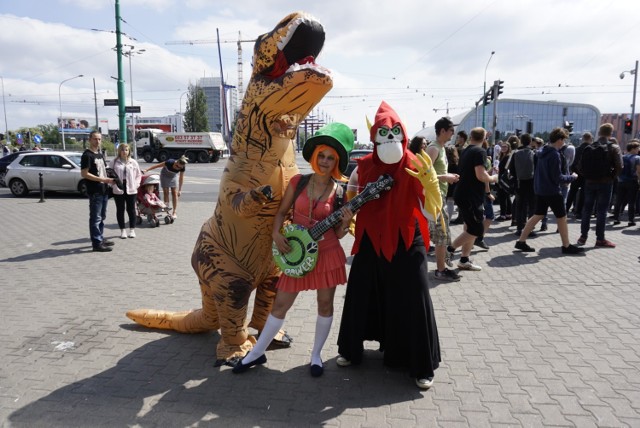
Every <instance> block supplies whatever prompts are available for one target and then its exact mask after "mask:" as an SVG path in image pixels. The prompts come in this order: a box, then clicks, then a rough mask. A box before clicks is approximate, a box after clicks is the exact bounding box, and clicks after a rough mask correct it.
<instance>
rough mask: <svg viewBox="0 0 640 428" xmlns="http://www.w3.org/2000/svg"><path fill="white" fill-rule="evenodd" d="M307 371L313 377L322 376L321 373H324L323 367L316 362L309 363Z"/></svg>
mask: <svg viewBox="0 0 640 428" xmlns="http://www.w3.org/2000/svg"><path fill="white" fill-rule="evenodd" d="M309 372H310V373H311V376H313V377H320V376H322V373H324V367H323V366H321V365H320V366H319V365H317V364H311V367H309Z"/></svg>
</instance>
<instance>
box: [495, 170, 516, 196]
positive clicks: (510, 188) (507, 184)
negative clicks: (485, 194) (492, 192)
mask: <svg viewBox="0 0 640 428" xmlns="http://www.w3.org/2000/svg"><path fill="white" fill-rule="evenodd" d="M498 186H500V189H502V191H503V192H505V193H508V194H510V195H513V194H515V193H516V182H515V179H514V178H513V177H511V176H509V173H508V172H503V173H501V174H500V175H499V176H498Z"/></svg>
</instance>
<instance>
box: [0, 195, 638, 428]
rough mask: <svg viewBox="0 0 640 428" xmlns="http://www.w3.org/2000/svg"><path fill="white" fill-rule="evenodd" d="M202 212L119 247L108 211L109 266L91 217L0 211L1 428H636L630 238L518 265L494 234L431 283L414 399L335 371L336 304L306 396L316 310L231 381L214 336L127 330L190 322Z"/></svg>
mask: <svg viewBox="0 0 640 428" xmlns="http://www.w3.org/2000/svg"><path fill="white" fill-rule="evenodd" d="M4 190H5V191H6V189H4ZM212 211H213V203H198V202H185V203H183V204H182V205H181V211H180V218H178V220H177V221H176V222H175V223H174V224H172V225H165V224H164V223H163V224H162V225H161V227H160V228H157V229H150V228H147V227H140V228H139V229H138V237H137V238H136V239H127V240H120V239H118V230H117V226H116V222H115V208H114V206H113V205H111V206H110V207H109V222H108V232H107V236H108V237H110V238H112V239H114V240H115V241H116V244H115V250H114V251H113V252H111V253H94V252H92V251H91V245H90V242H89V239H88V224H87V223H88V202H87V200H85V199H81V198H74V197H49V198H48V199H47V202H46V203H38V198H37V197H36V196H32V197H29V198H26V199H18V198H13V197H11V196H6V192H5V193H0V216H1V218H2V222H1V223H0V237H1V242H0V272H1V274H0V293H1V296H2V297H0V320H1V325H2V331H1V332H0V361H2V364H1V365H0V425H1V426H13V427H34V426H36V427H37V426H46V427H75V426H81V427H93V426H106V427H123V426H140V427H152V426H162V427H165V426H167V427H169V426H170V427H187V426H224V427H230V426H234V427H235V426H247V427H248V426H261V427H277V426H296V427H299V426H321V425H326V426H335V427H356V426H365V427H382V426H394V427H412V426H422V427H425V426H439V427H465V426H474V427H476V426H477V427H482V426H487V427H488V426H491V427H499V426H505V427H506V426H510V427H519V426H523V427H525V426H526V427H535V426H563V427H564V426H567V427H570V426H575V427H590V426H599V427H621V426H628V427H638V426H640V318H639V316H638V314H639V313H640V310H639V309H640V308H639V306H640V284H639V283H640V280H639V279H638V271H639V268H640V264H639V263H638V256H639V255H640V231H638V229H637V228H621V227H616V228H610V227H608V229H607V238H608V239H610V240H612V241H613V242H616V243H617V244H618V247H617V248H615V249H593V248H592V247H589V248H588V251H587V252H586V255H584V256H579V257H567V256H565V257H562V256H561V255H560V250H559V242H560V238H559V236H558V235H556V234H554V233H552V231H553V230H555V224H550V227H549V228H550V230H551V232H549V233H543V234H541V235H540V236H539V237H538V238H535V239H530V240H529V243H530V244H531V245H532V246H534V247H535V248H537V249H539V251H538V252H536V253H530V254H523V253H519V252H514V251H513V245H514V241H515V237H514V236H513V234H512V230H513V229H512V228H508V227H507V225H506V224H505V223H497V224H495V225H494V226H493V227H492V230H491V233H490V235H489V237H488V238H487V242H488V243H489V244H490V245H492V247H491V250H490V251H488V252H479V253H477V254H475V256H474V261H475V262H477V263H479V264H480V265H482V266H483V271H482V272H463V273H462V275H463V276H464V278H463V280H462V281H461V282H458V283H436V282H435V281H432V287H433V288H432V290H431V293H432V294H431V295H432V299H433V303H434V306H435V309H436V317H437V321H438V327H439V331H440V338H441V345H442V351H443V355H442V357H443V363H442V365H441V367H440V369H439V370H438V371H437V373H436V379H435V385H434V387H433V388H432V389H431V390H429V391H426V392H421V391H419V390H418V389H417V388H416V387H415V386H414V384H413V381H412V379H410V378H409V377H408V375H407V374H406V373H404V372H402V371H396V370H390V369H387V368H385V367H383V366H382V363H381V356H380V354H379V353H378V352H377V351H376V350H375V343H368V344H367V348H368V350H367V351H366V355H365V361H364V363H363V365H362V366H360V367H357V368H340V367H337V366H336V364H335V358H336V353H337V346H336V340H337V332H338V323H339V320H340V315H341V311H342V303H343V297H344V287H341V288H340V289H339V291H338V294H337V296H336V313H335V320H336V321H335V323H334V326H333V329H332V333H331V335H330V337H329V340H328V341H327V345H326V347H325V350H324V353H323V355H324V357H325V359H326V370H325V374H324V376H322V377H321V378H317V379H315V378H311V377H310V376H309V374H308V362H309V354H310V349H311V347H312V342H313V332H314V328H315V295H314V294H313V293H301V295H300V297H299V299H298V301H297V302H296V304H295V306H294V308H293V309H292V310H291V312H290V314H289V316H288V318H287V320H286V323H285V326H286V328H287V330H288V331H289V333H290V334H291V335H292V336H293V337H294V339H295V342H294V344H293V346H292V347H291V348H290V349H286V350H276V351H269V352H268V354H267V356H268V359H269V361H268V362H267V364H266V365H264V366H262V367H259V368H256V369H253V370H251V372H250V373H246V374H244V375H242V376H235V375H233V374H232V373H231V371H230V368H229V367H220V368H216V367H214V366H213V363H214V361H215V346H216V343H217V341H218V338H219V336H218V335H217V334H216V333H209V334H198V335H183V334H176V333H171V332H161V331H151V330H147V329H144V328H141V327H139V326H136V325H133V324H131V323H130V322H129V320H128V319H127V318H126V317H125V315H124V313H125V311H126V310H128V309H131V308H137V307H150V308H158V309H172V310H182V309H190V308H197V307H199V296H200V293H199V289H198V284H197V280H196V277H195V274H194V273H193V272H192V270H191V266H190V255H191V251H192V248H193V245H194V243H195V240H196V236H197V233H198V231H199V228H200V225H201V224H202V222H203V221H204V220H205V219H206V218H207V217H208V216H209V215H210V214H211V212H212ZM460 230H461V227H460V226H455V227H454V228H453V231H454V233H455V234H457V233H458V232H459V231H460ZM507 232H509V233H507ZM570 232H571V237H572V240H574V241H575V239H576V238H577V236H578V223H576V222H571V224H570ZM593 239H594V237H593V232H592V234H591V236H590V241H589V242H588V244H589V245H593V242H594V241H593ZM343 244H344V246H345V248H347V250H350V248H351V245H352V240H351V239H350V238H347V239H345V240H344V242H343ZM431 261H433V260H431ZM431 266H433V264H432V265H431ZM398 286H399V287H400V286H402V284H398Z"/></svg>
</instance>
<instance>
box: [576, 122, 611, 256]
mask: <svg viewBox="0 0 640 428" xmlns="http://www.w3.org/2000/svg"><path fill="white" fill-rule="evenodd" d="M612 136H613V125H612V124H610V123H605V124H603V125H601V126H600V129H598V140H597V141H596V142H595V143H593V144H592V145H591V146H592V147H594V146H596V145H598V146H604V147H606V151H607V152H608V155H607V156H602V157H598V159H600V162H603V163H607V165H606V167H607V174H605V175H604V176H601V177H593V176H591V175H590V174H591V173H592V171H591V170H593V166H591V167H589V166H587V162H585V156H586V155H585V153H586V152H583V153H582V155H581V157H580V165H579V168H580V171H581V174H582V175H584V177H585V186H584V207H583V209H582V223H581V224H580V238H579V239H578V245H584V244H586V242H587V235H588V234H589V227H590V226H591V213H592V212H593V206H594V205H595V207H596V247H600V248H613V247H615V246H616V244H614V243H613V242H611V241H608V240H606V239H605V237H604V226H605V223H606V221H607V210H608V209H609V206H610V205H611V191H612V190H613V181H614V180H616V179H617V178H618V176H619V175H620V172H621V171H622V154H621V152H620V146H618V145H617V144H613V143H611V142H610V141H609V139H610V138H611V137H612Z"/></svg>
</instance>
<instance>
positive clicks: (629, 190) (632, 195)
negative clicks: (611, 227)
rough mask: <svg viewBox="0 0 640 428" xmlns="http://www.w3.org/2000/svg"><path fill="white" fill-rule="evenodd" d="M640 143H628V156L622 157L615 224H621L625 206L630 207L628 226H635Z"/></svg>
mask: <svg viewBox="0 0 640 428" xmlns="http://www.w3.org/2000/svg"><path fill="white" fill-rule="evenodd" d="M638 152H640V141H639V140H631V141H629V143H627V154H626V155H624V156H623V157H622V173H621V174H620V176H619V177H618V189H617V192H618V193H617V198H616V205H615V208H614V209H613V224H620V214H621V212H622V210H623V209H624V206H625V204H626V205H627V207H628V214H629V223H628V226H635V225H636V222H635V221H634V219H635V216H636V197H637V196H638V178H639V177H640V156H639V155H638Z"/></svg>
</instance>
